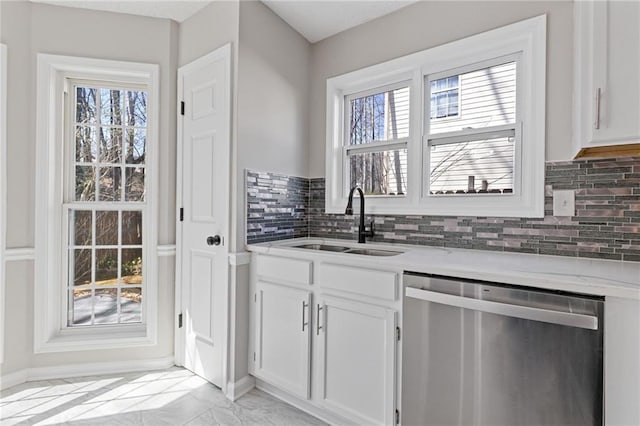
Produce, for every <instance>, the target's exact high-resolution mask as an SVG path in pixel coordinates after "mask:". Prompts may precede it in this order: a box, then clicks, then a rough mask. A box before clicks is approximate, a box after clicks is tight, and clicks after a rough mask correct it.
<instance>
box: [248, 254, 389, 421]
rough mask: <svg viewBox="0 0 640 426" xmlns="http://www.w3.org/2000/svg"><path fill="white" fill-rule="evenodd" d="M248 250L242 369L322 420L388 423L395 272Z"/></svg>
mask: <svg viewBox="0 0 640 426" xmlns="http://www.w3.org/2000/svg"><path fill="white" fill-rule="evenodd" d="M253 256H254V257H253V260H252V271H253V272H252V279H251V282H252V287H253V292H254V305H255V308H254V310H253V313H252V325H251V327H252V330H253V335H254V339H253V341H252V342H251V343H250V346H251V347H252V348H253V354H252V357H251V358H250V365H249V371H250V372H251V373H252V374H253V375H255V376H256V378H258V379H260V381H261V382H263V383H264V384H265V385H269V386H271V387H273V388H276V389H274V390H272V392H274V393H276V394H277V395H279V396H280V397H282V398H283V399H285V400H288V401H289V402H291V403H293V404H295V405H298V406H299V407H303V408H305V409H307V410H308V411H309V412H311V413H313V414H315V415H317V416H319V417H321V418H324V419H325V420H327V421H329V422H330V423H336V424H358V425H363V424H366V425H395V424H396V423H397V417H398V415H397V412H396V403H397V395H396V376H397V367H398V366H397V365H396V361H397V356H398V355H397V353H398V344H397V343H398V341H397V336H398V334H397V333H398V332H399V330H397V324H398V310H399V307H400V301H399V300H398V296H397V295H398V291H397V287H398V277H399V275H398V273H397V272H390V271H384V270H377V269H372V268H371V269H370V268H362V267H355V266H352V265H343V264H333V263H325V262H322V261H304V260H303V259H294V258H291V259H289V258H284V257H275V256H269V255H262V254H254V255H253Z"/></svg>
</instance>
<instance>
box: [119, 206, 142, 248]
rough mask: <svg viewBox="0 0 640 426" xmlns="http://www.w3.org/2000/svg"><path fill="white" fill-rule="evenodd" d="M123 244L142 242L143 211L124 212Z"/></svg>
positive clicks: (138, 243) (139, 243)
mask: <svg viewBox="0 0 640 426" xmlns="http://www.w3.org/2000/svg"><path fill="white" fill-rule="evenodd" d="M122 244H123V245H141V244H142V212H126V211H125V212H122Z"/></svg>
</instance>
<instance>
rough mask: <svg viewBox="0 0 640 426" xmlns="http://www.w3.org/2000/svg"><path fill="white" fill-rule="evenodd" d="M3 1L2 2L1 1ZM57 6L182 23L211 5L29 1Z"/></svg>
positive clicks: (182, 0)
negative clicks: (165, 19)
mask: <svg viewBox="0 0 640 426" xmlns="http://www.w3.org/2000/svg"><path fill="white" fill-rule="evenodd" d="M0 1H2V0H0ZM29 1H31V2H33V3H47V4H53V5H56V6H67V7H79V8H81V9H92V10H104V11H107V12H117V13H128V14H131V15H142V16H150V17H152V18H167V19H173V20H174V21H177V22H182V21H184V20H186V19H187V18H189V17H190V16H191V15H193V14H194V13H196V12H197V11H198V10H200V9H202V8H203V7H205V6H207V5H208V4H209V3H211V2H210V1H208V0H29Z"/></svg>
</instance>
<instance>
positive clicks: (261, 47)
mask: <svg viewBox="0 0 640 426" xmlns="http://www.w3.org/2000/svg"><path fill="white" fill-rule="evenodd" d="M239 22H240V37H239V45H238V46H239V51H238V68H237V70H238V72H237V77H238V84H237V90H238V97H237V110H236V112H237V119H238V121H237V132H238V133H237V163H236V170H235V179H236V180H235V186H234V188H235V190H234V191H233V193H234V194H235V199H234V200H235V202H234V208H233V212H232V214H233V215H234V221H235V223H236V228H235V235H236V246H235V247H236V249H237V250H239V251H241V250H243V249H244V243H245V232H246V231H245V224H246V220H245V217H246V216H245V204H246V200H245V197H244V194H245V193H246V190H245V182H244V171H245V169H247V168H249V169H251V168H255V169H258V170H270V171H278V172H282V173H291V174H306V172H307V170H306V165H307V158H308V150H307V147H308V142H307V140H308V139H307V138H308V134H309V126H308V117H309V114H308V105H309V96H308V88H309V63H310V53H311V52H310V50H311V49H310V45H309V43H308V42H307V40H306V39H305V38H303V37H302V36H301V35H300V34H298V33H297V32H296V31H295V30H293V29H292V28H291V27H290V26H289V25H288V24H287V23H286V22H284V21H283V20H282V19H280V17H278V16H277V15H275V14H274V13H273V12H272V11H271V10H270V9H269V8H267V7H266V6H265V5H263V4H262V3H260V2H257V1H244V2H241V3H240V21H239ZM234 278H235V280H234V281H233V285H234V294H235V296H236V297H235V309H236V317H235V324H234V328H233V330H234V332H235V339H234V342H235V345H234V347H232V348H230V350H231V351H232V353H233V354H234V356H233V357H232V358H233V360H232V363H233V365H232V366H231V372H232V375H233V376H234V377H235V379H239V378H241V377H243V376H245V375H246V374H247V373H248V371H247V369H248V343H249V341H248V339H249V334H248V333H249V328H248V321H249V306H250V304H249V270H248V267H247V266H243V267H240V268H237V269H236V270H235V277H234Z"/></svg>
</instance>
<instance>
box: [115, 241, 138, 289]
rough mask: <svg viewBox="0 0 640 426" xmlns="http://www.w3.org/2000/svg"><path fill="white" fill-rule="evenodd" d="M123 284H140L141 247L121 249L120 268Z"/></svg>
mask: <svg viewBox="0 0 640 426" xmlns="http://www.w3.org/2000/svg"><path fill="white" fill-rule="evenodd" d="M120 274H121V276H122V282H123V283H124V284H138V285H140V284H142V249H141V248H139V249H122V268H121V270H120Z"/></svg>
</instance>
